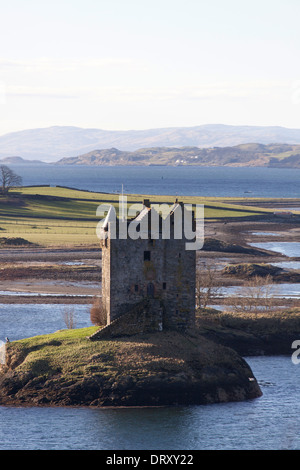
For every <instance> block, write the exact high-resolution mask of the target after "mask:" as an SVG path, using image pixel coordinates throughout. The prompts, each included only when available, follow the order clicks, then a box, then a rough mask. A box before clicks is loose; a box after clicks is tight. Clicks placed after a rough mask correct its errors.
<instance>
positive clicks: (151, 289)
mask: <svg viewBox="0 0 300 470" xmlns="http://www.w3.org/2000/svg"><path fill="white" fill-rule="evenodd" d="M147 297H150V298H151V299H153V298H154V284H153V283H152V282H149V284H148V285H147Z"/></svg>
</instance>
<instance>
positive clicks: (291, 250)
mask: <svg viewBox="0 0 300 470" xmlns="http://www.w3.org/2000/svg"><path fill="white" fill-rule="evenodd" d="M249 245H251V246H254V247H256V248H262V249H264V250H271V251H276V253H281V254H282V255H285V256H288V257H290V258H293V257H294V258H298V257H300V243H298V242H261V243H249Z"/></svg>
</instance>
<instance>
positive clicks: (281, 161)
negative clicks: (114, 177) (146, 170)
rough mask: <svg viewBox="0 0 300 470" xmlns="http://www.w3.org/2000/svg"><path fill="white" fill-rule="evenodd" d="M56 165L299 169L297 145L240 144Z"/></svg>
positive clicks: (89, 157)
mask: <svg viewBox="0 0 300 470" xmlns="http://www.w3.org/2000/svg"><path fill="white" fill-rule="evenodd" d="M57 164H60V165H111V166H114V165H127V166H128V165H178V166H180V165H202V166H235V167H237V166H265V167H281V168H300V145H289V144H270V145H263V144H242V145H236V146H234V147H212V148H199V147H181V148H174V147H153V148H146V149H139V150H136V151H134V152H128V151H122V150H118V149H116V148H111V149H105V150H94V151H92V152H89V153H86V154H83V155H80V156H78V157H69V158H63V159H61V160H60V161H58V162H57Z"/></svg>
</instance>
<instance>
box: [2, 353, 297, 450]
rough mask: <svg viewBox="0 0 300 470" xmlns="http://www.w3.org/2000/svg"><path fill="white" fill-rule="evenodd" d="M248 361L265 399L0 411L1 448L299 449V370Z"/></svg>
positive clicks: (285, 361)
mask: <svg viewBox="0 0 300 470" xmlns="http://www.w3.org/2000/svg"><path fill="white" fill-rule="evenodd" d="M247 361H248V363H249V364H250V366H251V368H252V370H253V372H254V374H255V376H256V377H257V379H258V381H259V382H260V385H261V388H262V391H263V396H262V397H261V398H258V399H255V400H249V401H246V402H241V403H227V404H218V405H206V406H191V407H175V408H158V409H153V408H151V409H115V410H114V409H106V410H105V409H104V410H101V409H88V408H82V409H80V408H71V409H69V408H34V407H33V408H7V407H0V422H1V423H2V426H1V427H0V449H33V450H35V449H45V450H46V449H77V450H94V449H98V450H201V449H212V450H215V449H235V450H237V449H251V450H252V449H253V450H254V449H270V450H274V449H300V435H299V426H300V401H299V385H300V381H299V374H300V365H294V364H293V363H292V361H291V359H290V358H289V357H283V356H280V357H252V358H247ZM4 423H5V424H4Z"/></svg>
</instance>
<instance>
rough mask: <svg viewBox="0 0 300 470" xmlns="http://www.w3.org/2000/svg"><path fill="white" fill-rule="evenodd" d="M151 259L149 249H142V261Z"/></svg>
mask: <svg viewBox="0 0 300 470" xmlns="http://www.w3.org/2000/svg"><path fill="white" fill-rule="evenodd" d="M150 260H151V251H144V261H150Z"/></svg>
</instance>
